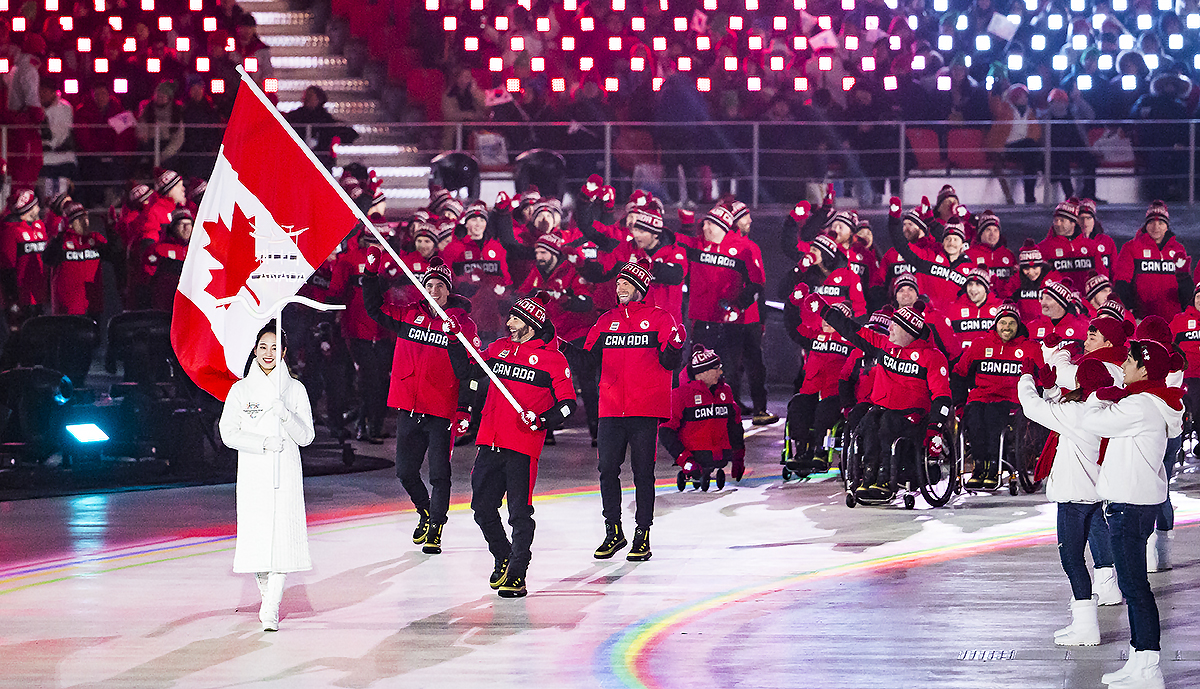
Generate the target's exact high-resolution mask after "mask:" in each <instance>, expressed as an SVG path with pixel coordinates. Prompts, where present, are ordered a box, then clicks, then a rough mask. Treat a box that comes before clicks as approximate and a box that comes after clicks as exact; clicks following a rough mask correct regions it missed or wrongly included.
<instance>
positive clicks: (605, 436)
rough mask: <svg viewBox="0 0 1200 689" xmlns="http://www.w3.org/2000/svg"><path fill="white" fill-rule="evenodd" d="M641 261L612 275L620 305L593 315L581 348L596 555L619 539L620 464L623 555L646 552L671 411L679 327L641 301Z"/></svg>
mask: <svg viewBox="0 0 1200 689" xmlns="http://www.w3.org/2000/svg"><path fill="white" fill-rule="evenodd" d="M650 271H651V268H650V264H649V263H648V262H645V261H643V262H641V263H627V264H625V268H624V269H622V270H621V274H620V275H619V276H617V298H618V299H620V300H621V305H620V306H618V307H617V308H615V309H612V310H611V311H609V312H608V313H606V314H604V315H603V316H601V317H600V320H598V321H597V322H596V325H595V326H594V327H593V328H592V331H591V332H590V333H588V336H587V341H586V342H585V343H584V348H585V349H587V350H588V351H589V352H591V353H592V355H593V356H594V357H595V358H596V359H597V360H598V361H599V362H600V430H599V433H598V435H597V437H598V439H599V445H600V449H599V460H600V462H599V468H600V501H601V503H602V510H601V511H602V513H603V515H604V526H605V532H606V533H605V537H604V542H603V543H601V544H600V547H598V548H596V552H595V557H596V558H597V559H601V560H603V559H607V558H610V557H612V556H613V555H615V554H616V553H617V551H619V550H620V549H621V548H624V547H625V546H626V545H627V541H626V539H625V534H624V532H623V531H622V529H621V464H622V463H624V461H625V453H626V450H627V449H628V452H629V466H630V469H631V470H632V471H633V485H634V498H635V501H636V503H637V509H636V511H635V513H634V520H635V522H636V523H637V528H636V530H635V531H634V536H633V547H632V548H630V549H629V555H628V556H627V559H629V560H633V561H640V560H648V559H650V555H651V552H650V526H651V524H653V523H654V451H655V444H656V442H657V440H658V424H659V423H660V422H661V421H662V420H663V419H665V418H667V415H668V414H670V410H671V372H672V371H674V370H675V369H676V368H677V367H678V366H679V363H680V360H681V358H682V347H683V341H684V333H683V328H682V326H680V325H679V324H678V323H676V322H675V318H674V317H673V316H671V314H669V313H667V312H666V311H664V310H663V309H660V308H658V307H657V306H651V305H649V304H647V303H646V302H645V298H646V293H647V292H648V291H649V290H650V283H651V281H652V280H653V279H654V277H653V274H652V273H651V272H650Z"/></svg>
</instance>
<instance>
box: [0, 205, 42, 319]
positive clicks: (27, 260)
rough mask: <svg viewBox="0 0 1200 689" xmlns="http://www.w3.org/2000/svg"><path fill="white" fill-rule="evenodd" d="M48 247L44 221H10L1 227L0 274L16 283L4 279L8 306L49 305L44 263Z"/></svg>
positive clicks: (5, 297) (5, 299)
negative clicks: (43, 259)
mask: <svg viewBox="0 0 1200 689" xmlns="http://www.w3.org/2000/svg"><path fill="white" fill-rule="evenodd" d="M46 243H47V242H46V227H45V225H43V224H42V221H41V220H35V221H33V222H25V221H22V220H11V221H8V222H5V223H4V224H3V225H2V226H0V272H2V273H8V275H9V276H10V277H11V279H12V283H14V284H8V282H9V278H7V277H6V278H5V284H4V303H5V305H6V306H13V305H17V306H21V307H25V306H33V305H46V304H47V302H49V289H48V288H49V284H48V282H47V280H46V268H45V266H44V265H43V263H42V252H44V251H45V250H46ZM14 289H15V293H12V292H13V290H14Z"/></svg>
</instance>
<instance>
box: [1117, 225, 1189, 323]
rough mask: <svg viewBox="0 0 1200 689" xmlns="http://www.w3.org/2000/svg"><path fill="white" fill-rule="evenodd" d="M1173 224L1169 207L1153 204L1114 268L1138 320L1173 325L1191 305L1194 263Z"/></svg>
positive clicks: (1120, 293) (1119, 286) (1124, 298)
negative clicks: (1151, 317)
mask: <svg viewBox="0 0 1200 689" xmlns="http://www.w3.org/2000/svg"><path fill="white" fill-rule="evenodd" d="M1170 222H1171V215H1170V212H1169V211H1168V210H1167V204H1165V203H1163V202H1162V201H1154V202H1152V203H1151V204H1150V206H1149V208H1147V209H1146V222H1145V224H1144V225H1142V227H1141V228H1140V229H1139V230H1138V231H1137V234H1135V235H1134V236H1133V239H1130V240H1129V241H1127V242H1125V245H1124V246H1123V247H1121V253H1119V254H1117V261H1116V264H1115V265H1114V266H1113V272H1112V278H1113V281H1114V282H1115V283H1116V290H1117V295H1118V296H1119V297H1120V298H1121V303H1122V304H1124V305H1125V306H1126V307H1128V308H1129V309H1130V310H1131V311H1133V315H1134V316H1136V317H1137V318H1138V319H1142V318H1145V317H1146V316H1149V315H1151V314H1154V315H1156V316H1159V317H1160V318H1162V319H1163V320H1165V321H1167V322H1168V323H1169V322H1170V321H1171V319H1172V318H1174V317H1175V314H1177V313H1179V312H1180V311H1182V310H1183V309H1184V307H1186V306H1187V305H1188V304H1190V303H1191V294H1192V287H1193V282H1192V274H1191V270H1190V259H1189V258H1188V254H1187V251H1186V250H1185V249H1184V248H1183V245H1182V244H1180V243H1179V240H1177V239H1176V238H1175V233H1174V232H1172V231H1171V226H1170Z"/></svg>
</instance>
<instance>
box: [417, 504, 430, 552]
mask: <svg viewBox="0 0 1200 689" xmlns="http://www.w3.org/2000/svg"><path fill="white" fill-rule="evenodd" d="M417 514H418V515H420V517H421V520H420V521H418V522H417V528H416V529H413V543H416V544H418V545H420V544H421V543H424V542H425V539H426V537H428V536H429V510H426V509H422V508H420V507H418V508H417Z"/></svg>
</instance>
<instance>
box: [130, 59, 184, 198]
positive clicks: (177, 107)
mask: <svg viewBox="0 0 1200 689" xmlns="http://www.w3.org/2000/svg"><path fill="white" fill-rule="evenodd" d="M175 89H176V84H175V82H173V81H160V82H159V83H158V86H156V87H154V96H153V97H151V98H150V99H149V100H145V101H142V103H141V104H140V105H139V106H138V116H137V140H138V148H139V149H141V151H142V153H143V157H142V159H141V161H140V163H139V168H140V169H139V171H138V172H139V176H141V174H144V172H145V171H146V170H149V169H150V168H151V167H156V166H157V167H169V168H175V167H177V165H176V163H177V162H178V161H176V160H175V156H176V155H177V154H178V153H179V151H180V149H181V148H183V135H184V129H183V104H182V103H180V102H179V101H178V100H176V99H175Z"/></svg>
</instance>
